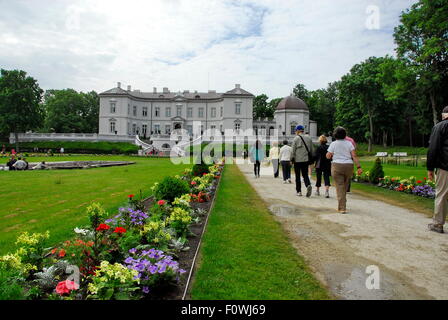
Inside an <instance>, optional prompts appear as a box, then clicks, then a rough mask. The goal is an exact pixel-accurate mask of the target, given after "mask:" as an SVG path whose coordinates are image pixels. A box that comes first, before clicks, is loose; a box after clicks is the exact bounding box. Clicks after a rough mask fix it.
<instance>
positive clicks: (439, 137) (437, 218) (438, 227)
mask: <svg viewBox="0 0 448 320" xmlns="http://www.w3.org/2000/svg"><path fill="white" fill-rule="evenodd" d="M447 120H448V106H447V107H445V108H444V109H443V111H442V121H441V122H439V123H438V124H436V125H435V126H434V128H433V129H432V133H431V137H430V139H429V147H428V155H427V162H426V167H427V169H428V179H429V180H431V181H432V180H434V170H435V169H436V171H435V173H436V179H435V180H436V199H435V206H434V217H433V223H431V224H429V225H428V227H429V230H431V231H434V232H438V233H443V225H444V224H445V220H446V216H447V212H448V121H447Z"/></svg>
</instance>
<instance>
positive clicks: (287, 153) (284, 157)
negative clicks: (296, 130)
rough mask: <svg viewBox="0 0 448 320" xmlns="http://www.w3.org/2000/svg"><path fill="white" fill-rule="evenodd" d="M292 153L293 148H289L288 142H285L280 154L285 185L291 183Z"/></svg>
mask: <svg viewBox="0 0 448 320" xmlns="http://www.w3.org/2000/svg"><path fill="white" fill-rule="evenodd" d="M291 152H292V148H291V147H290V146H288V140H285V141H283V147H281V149H280V154H279V159H280V164H281V165H282V173H283V183H291Z"/></svg>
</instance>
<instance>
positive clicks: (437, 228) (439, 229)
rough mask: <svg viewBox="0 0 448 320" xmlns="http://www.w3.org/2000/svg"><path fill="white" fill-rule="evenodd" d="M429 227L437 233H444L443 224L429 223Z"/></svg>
mask: <svg viewBox="0 0 448 320" xmlns="http://www.w3.org/2000/svg"><path fill="white" fill-rule="evenodd" d="M428 228H429V230H430V231H434V232H437V233H443V226H441V225H440V224H434V223H430V224H428Z"/></svg>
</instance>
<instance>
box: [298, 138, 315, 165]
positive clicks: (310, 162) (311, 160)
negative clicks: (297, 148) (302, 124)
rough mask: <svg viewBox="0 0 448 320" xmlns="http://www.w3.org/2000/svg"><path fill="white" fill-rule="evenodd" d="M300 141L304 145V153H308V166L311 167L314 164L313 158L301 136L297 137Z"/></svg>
mask: <svg viewBox="0 0 448 320" xmlns="http://www.w3.org/2000/svg"><path fill="white" fill-rule="evenodd" d="M299 137H300V139H302V142H303V144H304V145H305V149H306V152H308V164H309V165H312V164H313V163H314V157H313V154H312V153H311V152H310V150H309V149H308V146H307V145H306V143H305V140H304V139H303V137H302V136H301V135H299Z"/></svg>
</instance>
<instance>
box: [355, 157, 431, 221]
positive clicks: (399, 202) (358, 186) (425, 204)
mask: <svg viewBox="0 0 448 320" xmlns="http://www.w3.org/2000/svg"><path fill="white" fill-rule="evenodd" d="M360 161H361V165H362V167H363V169H364V171H367V170H370V169H371V168H372V167H373V161H374V160H370V161H369V160H366V158H360ZM383 170H384V174H385V175H386V176H391V177H400V178H402V179H408V178H409V177H411V176H415V177H417V179H420V180H423V178H424V177H427V171H426V167H423V166H419V167H409V166H405V165H394V164H383ZM352 190H353V191H354V192H356V193H359V194H362V195H364V196H367V197H370V198H374V199H376V200H380V201H384V202H387V203H390V204H392V205H396V206H399V207H403V208H406V209H412V210H415V211H418V212H422V213H424V214H426V215H428V216H432V214H433V212H434V200H431V199H426V198H422V197H417V196H414V195H410V194H405V193H401V192H396V191H392V190H386V189H383V188H378V187H376V186H374V185H368V184H362V183H352Z"/></svg>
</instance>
